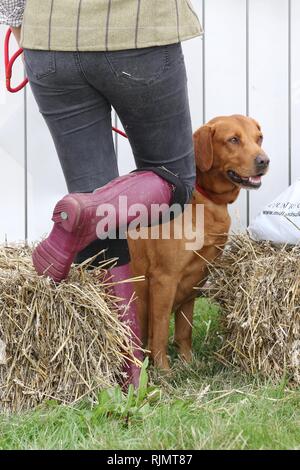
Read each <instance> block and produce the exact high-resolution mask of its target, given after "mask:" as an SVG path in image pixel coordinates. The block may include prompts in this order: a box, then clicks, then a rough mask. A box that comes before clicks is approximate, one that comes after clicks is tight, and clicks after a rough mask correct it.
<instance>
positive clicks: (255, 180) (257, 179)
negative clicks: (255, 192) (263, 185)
mask: <svg viewBox="0 0 300 470" xmlns="http://www.w3.org/2000/svg"><path fill="white" fill-rule="evenodd" d="M260 182H261V176H250V178H249V183H251V184H260Z"/></svg>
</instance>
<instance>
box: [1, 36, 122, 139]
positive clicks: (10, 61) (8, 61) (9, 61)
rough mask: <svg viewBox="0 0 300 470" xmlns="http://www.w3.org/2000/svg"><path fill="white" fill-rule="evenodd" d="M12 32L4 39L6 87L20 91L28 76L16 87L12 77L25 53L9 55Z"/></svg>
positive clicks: (118, 130) (9, 89) (15, 91)
mask: <svg viewBox="0 0 300 470" xmlns="http://www.w3.org/2000/svg"><path fill="white" fill-rule="evenodd" d="M11 33H12V30H11V29H10V28H9V29H8V30H7V33H6V36H5V41H4V64H5V78H6V88H7V90H8V91H9V92H10V93H18V91H21V90H22V89H23V88H24V87H25V86H26V85H27V83H28V78H25V80H23V82H22V83H21V84H20V85H19V86H17V87H15V88H13V87H12V86H11V77H12V71H13V66H14V63H15V62H16V60H17V58H18V57H19V56H20V55H22V54H23V49H19V50H18V51H17V52H15V53H14V55H13V56H12V57H11V58H10V57H9V44H10V38H11ZM112 130H113V131H114V132H116V133H117V134H120V135H121V136H122V137H125V138H126V139H128V137H127V135H126V134H125V132H123V131H121V130H120V129H117V128H116V127H113V128H112Z"/></svg>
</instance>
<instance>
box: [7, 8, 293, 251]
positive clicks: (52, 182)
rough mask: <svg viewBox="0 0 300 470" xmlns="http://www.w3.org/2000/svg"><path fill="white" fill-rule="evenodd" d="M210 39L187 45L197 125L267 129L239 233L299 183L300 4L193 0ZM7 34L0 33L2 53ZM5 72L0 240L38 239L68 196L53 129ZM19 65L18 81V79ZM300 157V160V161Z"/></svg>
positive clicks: (122, 152)
mask: <svg viewBox="0 0 300 470" xmlns="http://www.w3.org/2000/svg"><path fill="white" fill-rule="evenodd" d="M193 4H194V7H195V9H196V10H197V12H198V14H199V17H200V19H201V20H202V23H203V25H204V29H205V37H204V39H201V38H196V39H194V40H192V41H189V42H187V43H185V44H184V50H185V56H186V63H187V69H188V75H189V87H190V103H191V110H192V118H193V126H194V128H195V129H196V128H197V127H199V126H200V125H201V124H202V123H203V122H204V121H207V120H209V119H210V118H212V117H214V116H217V115H223V114H233V113H241V114H246V113H249V114H250V115H251V116H253V117H255V118H256V119H257V120H258V121H259V122H260V123H261V125H262V127H263V131H264V135H265V144H264V148H265V150H266V151H267V152H268V154H269V156H270V157H271V160H272V165H271V170H270V173H269V175H268V176H267V177H265V179H264V184H263V187H262V189H260V190H259V191H257V192H250V193H247V192H246V191H244V192H243V194H242V195H241V196H240V198H239V201H238V202H237V203H236V204H235V205H234V207H232V213H234V214H235V217H234V221H235V226H236V227H237V226H239V225H241V226H242V227H245V226H246V224H247V222H248V221H249V220H250V219H251V218H252V217H253V216H254V215H255V214H256V213H257V212H258V211H259V210H260V209H261V207H262V206H263V205H264V204H265V203H266V202H268V201H270V200H271V199H272V198H273V197H275V196H276V195H277V194H278V193H279V192H280V191H281V190H283V189H284V188H286V187H287V186H288V184H289V183H290V182H291V181H293V180H294V179H295V178H296V177H298V176H300V58H299V57H300V1H299V0H193ZM5 30H6V28H5V27H2V26H1V27H0V44H1V47H2V43H3V39H4V34H5ZM2 64H3V54H2V52H1V67H0V159H1V167H0V170H1V171H0V201H1V202H0V242H3V241H4V240H5V239H7V240H8V241H16V240H23V239H24V238H28V240H36V239H37V238H39V237H41V236H42V235H43V234H44V233H45V232H47V231H48V230H49V228H50V227H51V222H50V217H51V212H52V208H53V206H54V204H55V202H56V201H57V200H58V199H59V198H60V197H61V196H62V195H64V194H65V193H66V187H65V184H64V180H63V176H62V172H61V170H60V167H59V164H58V159H57V157H56V154H55V149H54V146H53V143H52V141H51V138H50V135H49V133H48V130H47V128H46V126H45V124H44V122H43V120H42V118H41V116H40V115H39V113H38V110H37V106H36V104H35V102H34V99H33V97H32V95H31V92H30V89H29V87H27V90H26V91H25V92H22V93H19V94H17V95H10V94H8V93H6V92H5V90H4V71H3V65H2ZM22 74H23V69H22V65H21V63H20V64H18V66H17V67H16V73H15V80H16V81H18V80H21V78H22ZM116 143H117V152H118V159H119V167H120V173H121V174H124V173H127V172H128V171H129V170H131V169H132V168H133V167H134V163H133V159H132V155H131V151H130V148H129V145H128V142H127V141H126V140H124V139H122V138H121V137H120V138H118V137H116ZM297 157H298V158H297Z"/></svg>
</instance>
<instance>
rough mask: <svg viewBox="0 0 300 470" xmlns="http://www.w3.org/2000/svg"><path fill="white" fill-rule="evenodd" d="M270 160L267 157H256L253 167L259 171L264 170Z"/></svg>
mask: <svg viewBox="0 0 300 470" xmlns="http://www.w3.org/2000/svg"><path fill="white" fill-rule="evenodd" d="M269 164H270V159H269V157H267V155H258V156H257V157H256V159H255V165H256V166H257V168H258V169H259V170H262V169H265V168H267V167H268V166H269Z"/></svg>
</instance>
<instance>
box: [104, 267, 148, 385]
mask: <svg viewBox="0 0 300 470" xmlns="http://www.w3.org/2000/svg"><path fill="white" fill-rule="evenodd" d="M109 275H110V279H109V282H112V283H115V282H116V283H118V282H120V283H119V284H114V285H113V286H112V288H111V290H112V292H113V294H114V295H115V296H116V297H117V298H118V299H121V300H120V301H119V302H118V309H119V312H120V320H121V321H122V323H125V324H127V325H128V326H129V327H130V328H131V331H132V344H133V345H134V356H135V357H136V359H138V360H139V361H141V362H142V361H143V354H142V351H141V349H140V347H141V340H140V338H141V333H140V326H139V322H138V315H137V307H136V301H135V300H134V289H133V286H132V283H131V282H121V281H125V280H127V279H130V278H132V273H131V270H130V265H129V264H126V265H123V266H116V267H114V268H111V269H109ZM140 371H141V369H140V367H138V365H136V364H134V363H133V362H132V361H129V360H127V361H126V363H125V366H124V372H126V375H127V379H125V380H122V384H123V386H124V387H125V388H127V386H128V385H129V384H130V383H131V384H133V386H134V387H135V388H138V386H139V379H140Z"/></svg>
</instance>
